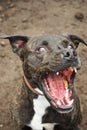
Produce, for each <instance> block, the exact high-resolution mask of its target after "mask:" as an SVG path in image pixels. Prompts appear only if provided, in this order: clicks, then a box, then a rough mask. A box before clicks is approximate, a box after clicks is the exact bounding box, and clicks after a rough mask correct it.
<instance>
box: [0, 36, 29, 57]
mask: <svg viewBox="0 0 87 130" xmlns="http://www.w3.org/2000/svg"><path fill="white" fill-rule="evenodd" d="M0 38H3V39H8V40H9V42H10V44H11V47H12V50H13V52H14V53H16V54H18V55H19V56H20V57H21V52H22V50H23V48H24V46H25V44H26V43H27V42H28V40H29V39H30V38H29V37H27V36H21V35H15V36H7V35H0Z"/></svg>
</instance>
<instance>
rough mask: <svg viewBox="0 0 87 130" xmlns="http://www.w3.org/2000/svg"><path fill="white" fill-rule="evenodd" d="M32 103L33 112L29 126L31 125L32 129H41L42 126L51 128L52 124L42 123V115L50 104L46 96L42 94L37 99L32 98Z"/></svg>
mask: <svg viewBox="0 0 87 130" xmlns="http://www.w3.org/2000/svg"><path fill="white" fill-rule="evenodd" d="M33 103H34V111H35V114H34V116H33V119H32V121H31V123H30V125H29V126H31V128H33V130H43V127H47V129H48V130H49V129H50V127H51V128H52V127H53V124H51V125H50V124H42V117H43V115H44V114H45V110H46V108H47V107H48V106H50V104H49V102H48V101H47V100H46V98H45V97H44V96H38V98H37V99H34V101H33ZM52 129H53V128H52ZM52 129H50V130H52Z"/></svg>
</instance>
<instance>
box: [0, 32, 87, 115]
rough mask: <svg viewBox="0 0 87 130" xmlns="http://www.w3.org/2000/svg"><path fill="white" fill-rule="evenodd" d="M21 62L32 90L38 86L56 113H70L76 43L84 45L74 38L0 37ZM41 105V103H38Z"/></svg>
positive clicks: (72, 100) (76, 61) (61, 36)
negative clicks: (9, 45)
mask: <svg viewBox="0 0 87 130" xmlns="http://www.w3.org/2000/svg"><path fill="white" fill-rule="evenodd" d="M2 38H5V39H9V41H10V44H11V46H12V48H13V51H14V52H15V53H17V54H18V55H19V56H20V58H21V60H22V61H23V68H24V72H25V74H26V77H27V78H28V81H29V82H30V84H31V86H32V87H33V88H37V87H39V89H40V90H41V91H42V92H43V93H44V95H45V97H46V98H47V100H48V101H49V102H50V104H51V105H52V106H53V107H54V108H55V109H56V110H57V111H58V112H62V113H67V112H70V111H72V110H73V107H74V104H75V99H74V86H73V82H74V78H75V75H76V72H77V70H78V69H79V68H80V66H81V63H80V59H79V56H78V55H77V51H76V49H77V47H78V45H79V43H80V42H81V43H83V44H85V45H86V46H87V44H86V43H85V42H84V40H82V39H81V38H79V37H78V36H76V35H67V36H63V35H58V36H48V35H43V36H37V37H27V36H3V37H2ZM42 102H43V101H42Z"/></svg>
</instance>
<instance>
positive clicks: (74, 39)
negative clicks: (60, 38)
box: [67, 34, 87, 49]
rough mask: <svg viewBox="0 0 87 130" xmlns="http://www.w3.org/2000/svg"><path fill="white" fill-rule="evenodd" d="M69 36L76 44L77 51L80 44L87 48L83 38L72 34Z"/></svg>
mask: <svg viewBox="0 0 87 130" xmlns="http://www.w3.org/2000/svg"><path fill="white" fill-rule="evenodd" d="M67 36H68V38H69V39H70V40H71V41H72V42H73V43H74V45H75V48H76V49H77V47H78V46H79V43H83V44H84V45H86V46H87V43H86V42H85V41H84V40H83V39H82V38H80V37H79V36H76V35H71V34H70V35H67Z"/></svg>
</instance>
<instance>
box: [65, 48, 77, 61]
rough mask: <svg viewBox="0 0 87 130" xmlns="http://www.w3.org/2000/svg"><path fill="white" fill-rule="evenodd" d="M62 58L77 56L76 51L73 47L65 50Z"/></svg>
mask: <svg viewBox="0 0 87 130" xmlns="http://www.w3.org/2000/svg"><path fill="white" fill-rule="evenodd" d="M63 55H64V58H66V59H72V58H75V57H76V56H77V53H76V51H75V50H73V49H70V50H66V51H65V52H64V53H63Z"/></svg>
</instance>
